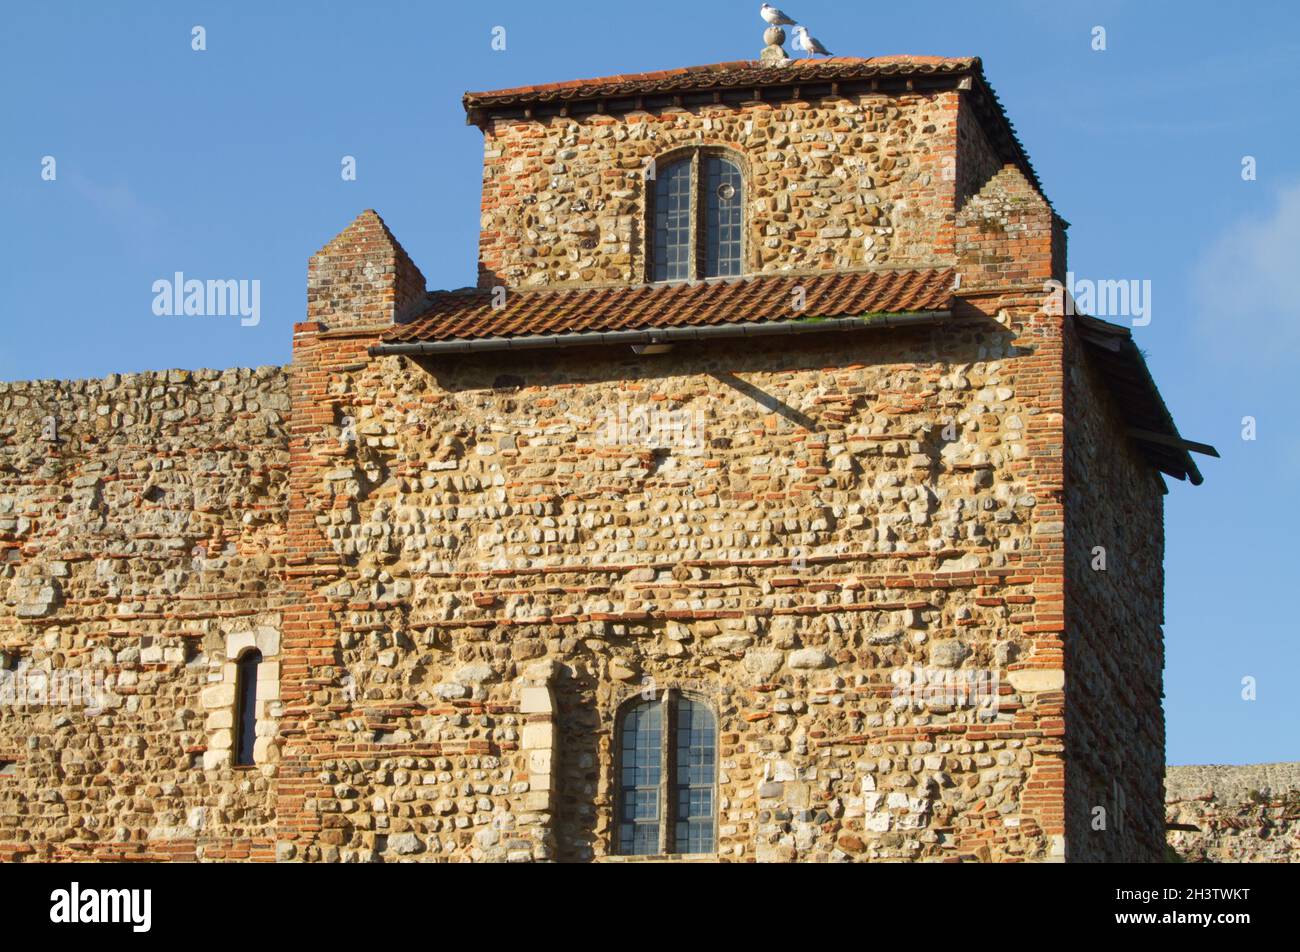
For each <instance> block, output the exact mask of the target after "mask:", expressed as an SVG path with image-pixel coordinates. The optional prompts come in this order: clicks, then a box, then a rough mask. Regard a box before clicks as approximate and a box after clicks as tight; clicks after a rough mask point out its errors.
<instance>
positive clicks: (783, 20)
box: [758, 3, 834, 56]
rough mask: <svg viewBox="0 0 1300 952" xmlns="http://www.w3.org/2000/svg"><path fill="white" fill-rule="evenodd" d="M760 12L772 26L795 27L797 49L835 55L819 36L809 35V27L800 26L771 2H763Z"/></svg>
mask: <svg viewBox="0 0 1300 952" xmlns="http://www.w3.org/2000/svg"><path fill="white" fill-rule="evenodd" d="M758 13H759V16H761V17H762V18H763V19H764V20H766V21H767V22H768V23H770V24H771V25H772V26H792V27H794V48H795V49H796V50H803V51H804V52H806V53H807V54H808V55H809V56H813V55H814V54H820V55H822V56H833V55H834V54H833V53H832V52H831V51H830V50H828V49H827V48H826V47H824V46H822V44H821V42H820V41H819V40H818V39H817V37H815V36H811V35H809V33H808V28H807V27H803V26H799V24H797V23H796V22H795V21H794V20H792V19H791V18H790V17H788V16H786V15H785V14H784V13H782V12H781V11H780V10H778V9H777V8H776V7H774V6H772V5H771V4H770V3H765V4H763V9H761V10H759V11H758Z"/></svg>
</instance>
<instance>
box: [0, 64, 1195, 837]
mask: <svg viewBox="0 0 1300 952" xmlns="http://www.w3.org/2000/svg"><path fill="white" fill-rule="evenodd" d="M464 104H465V109H466V112H467V114H468V118H469V121H470V122H471V123H473V124H474V125H476V126H477V127H478V128H479V129H480V130H481V131H482V134H483V138H484V166H483V182H482V187H483V197H482V218H481V234H480V245H479V267H478V287H477V288H475V289H467V290H462V291H456V292H434V293H429V292H427V291H426V287H425V280H424V278H423V276H422V274H421V273H420V270H419V269H418V268H417V267H416V265H415V264H414V263H413V262H412V261H411V259H410V258H409V257H408V256H407V254H406V253H405V252H404V251H403V249H402V247H401V246H400V245H399V244H398V242H397V240H396V239H395V238H394V236H393V235H392V234H391V233H390V232H389V230H388V229H387V227H386V226H385V225H384V222H383V221H382V220H381V219H380V218H379V216H378V215H376V214H375V213H374V212H371V211H367V212H365V213H364V214H362V215H361V216H360V217H359V218H357V219H356V220H355V221H354V222H353V223H352V224H351V225H350V226H348V228H346V229H345V230H344V231H343V232H342V233H341V234H340V235H338V236H337V237H336V238H335V239H334V240H333V241H331V242H330V243H329V244H327V245H326V246H325V247H324V248H322V249H321V250H320V251H319V252H318V253H317V254H316V255H315V256H314V257H312V259H311V261H310V264H309V268H308V309H307V315H306V320H305V321H304V322H302V323H299V324H297V325H296V326H295V327H294V329H293V362H292V364H291V365H290V366H289V367H286V368H273V367H266V368H259V369H257V370H230V371H224V372H217V371H197V372H181V371H170V372H163V373H156V374H132V375H114V376H111V377H109V378H106V379H104V380H97V381H79V382H67V381H32V382H26V383H13V384H0V407H2V408H3V411H4V413H3V421H4V422H3V429H2V430H0V566H2V567H3V568H2V572H0V595H3V596H4V597H3V603H0V647H2V648H3V651H4V657H3V660H4V672H3V673H4V675H5V677H6V678H7V682H6V683H8V684H9V685H10V690H11V691H12V687H13V685H15V684H20V683H21V684H22V685H24V690H26V691H27V692H28V694H27V695H26V697H25V699H24V703H10V704H7V705H5V706H3V707H0V859H22V860H52V859H119V858H144V859H158V860H166V859H194V858H201V859H205V860H237V859H238V860H243V859H251V860H265V861H281V862H287V861H358V860H376V859H378V860H385V861H392V860H397V859H416V860H423V861H446V860H451V861H458V860H467V859H473V860H506V861H531V860H560V861H587V860H598V861H615V860H617V861H623V862H628V861H635V860H637V859H645V858H656V857H658V858H663V857H665V856H671V857H675V858H680V859H718V860H724V861H755V860H756V861H822V860H855V861H867V860H886V859H908V860H934V859H962V860H979V861H1004V860H1040V861H1046V860H1063V859H1066V860H1071V861H1075V860H1101V859H1106V860H1155V859H1159V858H1160V856H1161V854H1162V851H1163V846H1164V840H1165V836H1164V817H1163V804H1162V800H1163V751H1164V724H1163V715H1162V710H1161V693H1162V690H1161V678H1162V668H1163V647H1162V631H1161V622H1162V599H1163V579H1162V568H1161V564H1162V557H1163V527H1162V496H1163V494H1164V492H1165V491H1166V489H1165V483H1164V480H1163V478H1162V474H1165V475H1169V476H1173V477H1175V478H1178V479H1183V478H1190V479H1191V480H1192V482H1199V481H1200V475H1199V473H1198V472H1197V469H1196V466H1195V464H1194V463H1193V462H1192V460H1191V458H1190V456H1189V455H1188V449H1189V448H1194V446H1195V445H1194V444H1190V443H1188V442H1186V441H1184V440H1182V438H1181V437H1180V436H1179V434H1178V431H1177V429H1176V427H1175V425H1174V423H1173V421H1172V419H1171V417H1170V415H1169V413H1168V411H1167V410H1166V408H1165V406H1164V403H1163V402H1162V400H1161V398H1160V395H1159V393H1158V392H1157V390H1156V388H1155V385H1154V383H1153V382H1152V380H1151V377H1150V375H1149V374H1148V372H1147V370H1146V366H1145V363H1144V361H1143V359H1142V357H1141V355H1140V354H1139V352H1138V350H1137V348H1136V346H1135V345H1134V343H1133V341H1132V339H1131V337H1130V334H1129V332H1128V331H1127V330H1126V329H1125V328H1123V327H1120V326H1117V325H1114V324H1109V323H1106V322H1103V321H1099V320H1095V319H1092V318H1089V317H1085V316H1081V315H1078V316H1076V315H1074V314H1073V313H1071V309H1070V308H1068V307H1065V306H1063V304H1062V300H1061V298H1060V297H1059V296H1058V295H1057V294H1055V293H1054V292H1053V290H1052V286H1051V282H1052V281H1053V280H1056V281H1060V280H1062V279H1063V278H1064V276H1065V223H1064V222H1063V221H1062V220H1061V219H1060V218H1059V217H1058V216H1057V215H1056V214H1055V212H1054V211H1053V208H1052V206H1051V204H1050V203H1049V202H1048V200H1047V198H1046V197H1045V196H1044V194H1043V191H1042V188H1041V186H1040V184H1039V182H1038V179H1037V177H1036V176H1035V173H1034V170H1033V168H1032V167H1031V166H1030V164H1029V160H1028V159H1027V157H1026V155H1025V151H1024V149H1023V148H1022V147H1021V144H1020V143H1019V141H1018V139H1017V137H1016V135H1015V133H1014V131H1013V128H1012V126H1011V124H1010V122H1009V121H1008V120H1007V118H1006V116H1005V114H1004V112H1003V110H1002V108H1001V106H1000V104H999V102H998V99H997V97H996V96H995V94H994V93H993V91H992V89H991V88H990V86H989V84H988V83H987V81H986V80H985V78H984V75H983V70H982V67H981V64H980V62H979V60H977V59H941V58H930V57H889V58H874V59H852V58H835V59H826V60H813V61H799V62H791V63H789V64H786V65H780V66H768V65H760V64H758V63H757V62H737V63H723V64H718V65H714V66H707V67H697V68H691V69H681V70H673V71H668V72H662V73H649V74H640V75H631V76H617V77H611V78H606V79H598V80H585V81H577V82H565V83H557V84H552V85H545V86H530V87H525V88H522V89H511V90H503V91H499V92H491V93H472V94H468V95H467V96H466V97H465V103H464ZM1067 303H1068V302H1067ZM1099 553H1101V558H1102V559H1103V561H1102V562H1101V563H1099V562H1098V555H1099ZM1101 566H1108V568H1107V567H1101ZM42 678H44V679H45V683H46V685H47V687H48V689H49V690H50V692H51V693H52V692H53V691H54V689H55V688H56V687H57V688H59V690H62V691H65V692H66V691H67V690H69V689H71V688H77V689H81V690H84V691H85V692H86V696H85V697H84V698H83V699H82V701H81V703H79V704H72V705H68V704H53V703H38V702H36V701H35V700H34V695H33V694H32V691H34V688H33V685H34V684H36V683H37V682H38V681H40V680H41V679H42ZM60 679H62V681H60ZM101 681H102V683H101ZM1099 808H1100V810H1101V811H1104V812H1103V813H1102V814H1100V815H1104V816H1105V818H1106V823H1105V824H1104V826H1105V828H1104V829H1096V828H1095V827H1096V826H1097V824H1096V818H1097V816H1098V815H1099V814H1098V809H1099Z"/></svg>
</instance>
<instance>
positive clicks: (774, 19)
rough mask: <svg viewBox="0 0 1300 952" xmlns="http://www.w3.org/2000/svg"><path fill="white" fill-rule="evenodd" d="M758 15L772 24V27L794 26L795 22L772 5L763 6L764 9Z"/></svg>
mask: <svg viewBox="0 0 1300 952" xmlns="http://www.w3.org/2000/svg"><path fill="white" fill-rule="evenodd" d="M758 13H759V16H761V17H762V18H763V19H764V20H766V21H767V22H768V23H770V24H772V26H794V21H793V20H791V19H790V18H789V17H788V16H786V15H785V14H784V13H782V12H781V11H780V10H778V9H777V8H776V7H774V6H772V4H770V3H765V4H763V9H762V10H759V11H758Z"/></svg>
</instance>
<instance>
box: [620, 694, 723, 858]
mask: <svg viewBox="0 0 1300 952" xmlns="http://www.w3.org/2000/svg"><path fill="white" fill-rule="evenodd" d="M717 733H718V731H717V721H716V720H715V718H714V716H713V712H712V711H711V710H709V708H708V707H707V706H706V705H704V704H702V703H700V702H699V701H693V700H691V699H689V698H685V697H682V696H681V695H679V694H678V693H677V692H676V691H666V692H664V694H663V695H662V696H661V697H659V698H656V699H654V700H651V701H641V702H634V703H633V704H632V706H631V707H629V708H628V709H627V710H626V711H625V712H624V714H623V717H622V721H621V724H620V726H619V731H618V769H619V785H618V811H619V815H618V852H619V853H620V854H623V855H628V856H646V855H658V854H664V853H711V852H713V850H714V827H715V823H714V816H715V795H714V788H715V785H716V779H717Z"/></svg>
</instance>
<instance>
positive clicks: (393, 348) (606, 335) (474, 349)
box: [370, 311, 952, 357]
mask: <svg viewBox="0 0 1300 952" xmlns="http://www.w3.org/2000/svg"><path fill="white" fill-rule="evenodd" d="M951 316H952V312H951V311H912V312H909V313H902V314H872V315H868V316H863V317H834V318H826V319H823V320H817V319H812V318H804V319H802V320H795V321H762V322H754V323H746V324H709V325H706V326H704V327H657V328H652V329H649V330H639V331H582V332H578V333H573V334H532V335H528V336H524V337H482V338H477V339H469V340H465V339H458V340H438V341H411V342H396V341H394V342H390V343H385V344H376V345H374V346H373V347H371V348H370V355H371V356H372V357H392V356H396V355H407V356H425V355H434V354H478V353H488V352H493V351H513V350H557V349H564V348H570V347H591V346H597V345H611V344H614V345H618V344H624V345H626V344H668V343H673V342H676V341H709V340H725V339H729V338H732V339H734V338H740V337H753V338H757V337H784V336H788V335H792V334H824V333H829V332H831V331H860V330H866V329H868V328H872V327H912V326H921V325H927V324H937V323H939V322H940V321H943V320H945V319H947V318H949V317H951Z"/></svg>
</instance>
